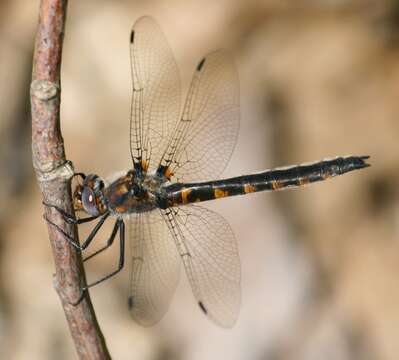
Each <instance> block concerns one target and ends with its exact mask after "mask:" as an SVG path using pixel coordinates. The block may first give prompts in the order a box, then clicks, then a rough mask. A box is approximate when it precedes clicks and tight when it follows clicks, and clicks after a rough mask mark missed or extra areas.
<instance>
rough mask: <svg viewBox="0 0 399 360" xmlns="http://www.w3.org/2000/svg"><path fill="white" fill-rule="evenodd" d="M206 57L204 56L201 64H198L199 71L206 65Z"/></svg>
mask: <svg viewBox="0 0 399 360" xmlns="http://www.w3.org/2000/svg"><path fill="white" fill-rule="evenodd" d="M204 63H205V58H203V59H202V60H201V61H200V62H199V64H198V65H197V71H201V69H202V67H203V66H204Z"/></svg>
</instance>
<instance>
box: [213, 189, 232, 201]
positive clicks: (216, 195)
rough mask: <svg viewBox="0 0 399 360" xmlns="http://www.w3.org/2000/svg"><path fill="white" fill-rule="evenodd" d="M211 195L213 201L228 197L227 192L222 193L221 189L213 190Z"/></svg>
mask: <svg viewBox="0 0 399 360" xmlns="http://www.w3.org/2000/svg"><path fill="white" fill-rule="evenodd" d="M213 194H214V195H215V199H219V198H223V197H226V196H229V192H228V191H223V190H221V189H215V191H214V193H213Z"/></svg>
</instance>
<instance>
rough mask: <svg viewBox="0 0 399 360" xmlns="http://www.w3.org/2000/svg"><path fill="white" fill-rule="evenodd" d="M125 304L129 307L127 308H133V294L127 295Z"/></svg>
mask: <svg viewBox="0 0 399 360" xmlns="http://www.w3.org/2000/svg"><path fill="white" fill-rule="evenodd" d="M127 306H128V307H129V310H132V309H133V306H134V298H133V296H129V297H128V299H127Z"/></svg>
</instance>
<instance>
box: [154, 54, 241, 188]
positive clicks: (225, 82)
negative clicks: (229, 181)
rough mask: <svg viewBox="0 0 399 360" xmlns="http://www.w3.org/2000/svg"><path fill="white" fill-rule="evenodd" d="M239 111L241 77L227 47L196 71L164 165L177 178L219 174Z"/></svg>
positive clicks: (227, 157) (235, 131)
mask: <svg viewBox="0 0 399 360" xmlns="http://www.w3.org/2000/svg"><path fill="white" fill-rule="evenodd" d="M239 111H240V109H239V81H238V75H237V71H236V68H235V66H234V64H233V62H232V60H231V56H230V55H229V54H228V53H227V52H225V51H217V52H214V53H211V54H209V55H207V56H206V57H205V58H204V59H202V60H201V62H200V63H199V64H198V66H197V69H196V71H195V73H194V75H193V79H192V82H191V86H190V89H189V92H188V95H187V100H186V103H185V106H184V109H183V114H182V117H181V119H180V121H179V123H178V124H177V127H176V129H175V131H174V133H173V135H172V138H171V140H170V142H169V144H168V148H167V150H166V151H165V153H164V155H163V157H162V160H161V163H160V168H161V169H164V171H165V172H166V171H168V172H169V173H170V172H171V173H172V174H173V175H174V178H175V180H177V181H186V182H187V181H202V180H209V179H210V178H212V179H214V178H215V177H218V176H219V175H220V174H221V173H222V171H223V170H224V168H225V167H226V165H227V163H228V161H229V160H230V157H231V154H232V152H233V149H234V146H235V143H236V140H237V134H238V129H239V121H240V120H239V119H240V113H239Z"/></svg>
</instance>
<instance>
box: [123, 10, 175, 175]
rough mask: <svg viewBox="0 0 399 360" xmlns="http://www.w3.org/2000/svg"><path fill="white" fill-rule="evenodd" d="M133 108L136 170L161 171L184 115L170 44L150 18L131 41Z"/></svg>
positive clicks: (139, 22) (132, 143)
mask: <svg viewBox="0 0 399 360" xmlns="http://www.w3.org/2000/svg"><path fill="white" fill-rule="evenodd" d="M130 59H131V67H132V82H133V94H132V105H131V106H132V108H131V121H130V151H131V155H132V159H133V163H134V165H135V167H136V168H139V169H141V170H144V171H146V170H147V169H148V167H150V168H154V167H157V166H158V164H159V161H160V158H161V155H162V153H163V151H164V150H165V148H166V146H167V143H168V139H169V138H170V135H171V133H172V131H173V129H174V127H175V125H176V122H177V120H178V118H179V113H180V79H179V73H178V68H177V65H176V62H175V60H174V56H173V53H172V51H171V49H170V47H169V44H168V42H167V40H166V38H165V36H164V34H163V33H162V31H161V29H160V27H159V25H158V24H157V23H156V22H155V20H154V19H152V18H150V17H142V18H140V19H139V20H137V22H136V23H135V24H134V26H133V29H132V32H131V37H130Z"/></svg>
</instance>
